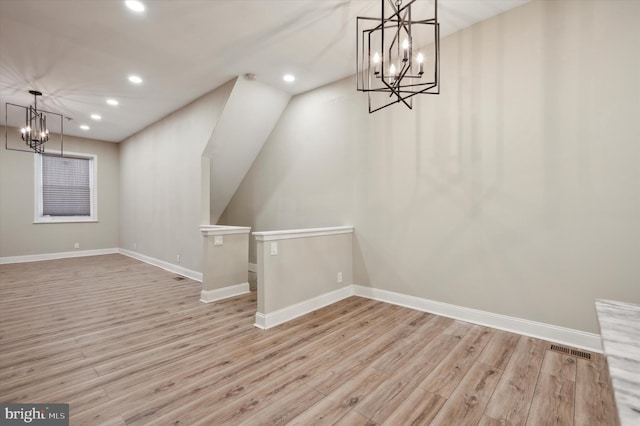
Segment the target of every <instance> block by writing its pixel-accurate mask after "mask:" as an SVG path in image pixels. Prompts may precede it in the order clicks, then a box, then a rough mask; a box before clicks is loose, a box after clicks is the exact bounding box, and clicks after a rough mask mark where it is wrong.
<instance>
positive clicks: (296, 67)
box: [0, 0, 528, 142]
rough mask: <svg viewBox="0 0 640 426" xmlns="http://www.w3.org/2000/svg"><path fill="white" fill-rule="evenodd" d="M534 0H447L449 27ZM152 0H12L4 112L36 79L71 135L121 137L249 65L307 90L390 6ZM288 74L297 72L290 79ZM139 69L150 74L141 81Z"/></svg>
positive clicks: (330, 73) (5, 9)
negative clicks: (138, 1)
mask: <svg viewBox="0 0 640 426" xmlns="http://www.w3.org/2000/svg"><path fill="white" fill-rule="evenodd" d="M419 1H421V0H419ZM527 1H528V0H440V3H439V4H440V7H439V14H440V22H441V32H442V36H446V35H447V34H450V33H452V32H455V31H458V30H460V29H462V28H465V27H468V26H470V25H472V24H474V23H476V22H478V21H481V20H484V19H487V18H489V17H491V16H495V15H497V14H499V13H502V12H504V11H506V10H508V9H510V8H513V7H516V6H520V5H521V4H523V3H526V2H527ZM143 2H144V3H145V4H146V11H145V12H144V13H141V14H136V13H133V12H131V11H130V10H129V9H127V8H126V7H125V5H124V1H121V0H0V97H1V99H2V112H3V113H2V114H1V117H2V118H0V123H2V124H4V104H5V102H11V103H16V104H19V105H28V104H31V103H32V101H33V98H32V97H31V96H30V95H29V94H28V90H29V89H36V90H40V91H42V92H43V93H44V96H43V98H42V100H41V101H39V105H40V107H41V108H43V109H46V110H49V111H54V112H58V113H61V114H63V115H65V116H67V117H69V118H71V119H72V120H71V121H70V122H68V124H65V133H66V134H71V135H75V136H82V137H88V138H93V139H100V140H106V141H111V142H120V141H122V140H124V139H126V138H127V137H128V136H130V135H132V134H134V133H136V132H138V131H140V130H142V129H143V128H145V127H146V126H148V125H150V124H151V123H153V122H155V121H157V120H158V119H160V118H162V117H164V116H166V115H167V114H169V113H171V112H172V111H175V110H176V109H178V108H180V107H182V106H184V105H186V104H187V103H189V102H191V101H193V100H194V99H196V98H198V97H200V96H202V95H203V94H205V93H207V92H209V91H211V90H212V89H214V88H216V87H218V86H220V85H221V84H223V83H225V82H227V81H229V80H231V79H232V78H234V77H235V76H238V75H243V74H245V73H255V74H256V75H257V79H258V81H261V82H263V83H267V84H269V85H271V86H273V87H275V88H279V89H281V90H285V91H287V92H288V93H290V94H292V95H295V94H298V93H302V92H304V91H307V90H310V89H313V88H316V87H319V86H322V85H324V84H327V83H329V82H332V81H335V80H337V79H340V78H343V77H346V76H348V75H351V74H353V73H354V72H355V19H356V17H357V16H376V15H377V14H378V13H379V12H378V11H379V8H380V2H379V0H171V1H169V0H164V1H159V0H143ZM285 73H292V74H295V75H296V81H295V82H294V83H292V84H287V83H285V82H283V81H282V76H283V75H284V74H285ZM129 74H137V75H139V76H141V77H142V78H143V79H144V82H143V83H142V84H141V85H139V86H133V85H132V84H131V83H129V82H128V80H127V76H128V75H129ZM354 90H355V89H354ZM107 98H116V99H117V100H118V101H119V102H120V104H119V106H118V107H111V106H109V105H107V104H106V102H105V101H106V99H107ZM93 113H96V114H99V115H101V116H102V120H100V121H99V122H97V121H93V120H92V119H91V118H90V117H89V116H90V115H91V114H93ZM80 124H87V125H89V126H90V127H91V129H90V130H88V131H84V130H81V129H80V128H79V125H80Z"/></svg>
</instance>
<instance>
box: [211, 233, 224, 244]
mask: <svg viewBox="0 0 640 426" xmlns="http://www.w3.org/2000/svg"><path fill="white" fill-rule="evenodd" d="M222 244H224V238H223V237H222V235H216V236H214V237H213V245H214V246H221V245H222Z"/></svg>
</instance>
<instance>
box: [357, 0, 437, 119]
mask: <svg viewBox="0 0 640 426" xmlns="http://www.w3.org/2000/svg"><path fill="white" fill-rule="evenodd" d="M356 37H357V39H356V50H357V53H358V59H357V64H356V67H357V86H358V91H361V92H366V93H367V95H368V98H369V113H372V112H376V111H379V110H381V109H383V108H386V107H388V106H390V105H393V104H396V103H400V102H401V103H403V104H405V105H406V106H407V107H408V108H409V109H412V108H413V96H415V95H418V94H432V95H437V94H439V93H440V26H439V23H438V0H420V1H418V0H407V1H405V2H404V4H403V1H402V0H381V16H380V17H379V18H377V17H376V18H370V17H360V16H359V17H358V18H357V36H356Z"/></svg>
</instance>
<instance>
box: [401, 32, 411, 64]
mask: <svg viewBox="0 0 640 426" xmlns="http://www.w3.org/2000/svg"><path fill="white" fill-rule="evenodd" d="M402 60H403V61H404V62H407V61H408V60H409V40H408V39H406V38H405V39H404V41H403V42H402Z"/></svg>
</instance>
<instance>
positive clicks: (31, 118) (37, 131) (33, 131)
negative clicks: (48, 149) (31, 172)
mask: <svg viewBox="0 0 640 426" xmlns="http://www.w3.org/2000/svg"><path fill="white" fill-rule="evenodd" d="M29 93H30V94H32V95H33V105H30V106H28V107H25V106H21V105H16V104H12V103H9V102H7V103H6V104H5V111H6V115H5V123H6V126H5V148H6V149H10V150H14V151H26V150H27V149H24V148H28V152H34V153H36V154H43V153H44V151H45V144H46V143H47V142H49V137H50V136H51V132H56V133H57V134H58V136H57V139H58V141H59V142H57V143H55V144H54V145H55V149H56V151H59V154H60V155H62V149H63V139H62V134H63V123H62V121H63V116H62V115H61V114H57V113H54V112H49V111H43V110H41V109H38V96H42V92H39V91H37V90H29ZM47 117H49V118H50V119H52V120H53V124H54V129H53V130H52V131H51V132H50V130H49V126H48V123H47ZM49 124H51V123H49ZM11 128H17V129H20V139H21V140H22V142H23V143H21V146H22V147H24V148H20V147H19V146H18V145H16V144H15V143H14V142H13V140H14V137H15V136H14V135H15V133H13V132H14V130H11V131H10V130H9V129H11ZM20 139H17V138H16V139H15V140H16V142H18V141H20ZM25 145H26V147H25Z"/></svg>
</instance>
